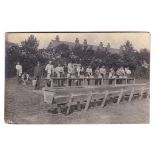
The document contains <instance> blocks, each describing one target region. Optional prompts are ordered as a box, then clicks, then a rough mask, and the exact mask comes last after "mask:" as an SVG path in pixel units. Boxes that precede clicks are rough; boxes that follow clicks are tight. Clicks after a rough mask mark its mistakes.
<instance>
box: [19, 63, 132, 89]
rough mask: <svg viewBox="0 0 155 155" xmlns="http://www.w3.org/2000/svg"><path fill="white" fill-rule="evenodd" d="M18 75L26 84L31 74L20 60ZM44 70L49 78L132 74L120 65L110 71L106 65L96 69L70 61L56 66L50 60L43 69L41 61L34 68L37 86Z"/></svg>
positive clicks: (124, 75)
mask: <svg viewBox="0 0 155 155" xmlns="http://www.w3.org/2000/svg"><path fill="white" fill-rule="evenodd" d="M16 70H17V77H18V81H20V80H21V79H22V81H23V83H24V84H25V83H26V81H28V79H29V74H27V73H25V72H23V71H22V65H21V64H20V63H19V62H18V63H17V65H16ZM43 70H45V71H46V73H47V77H46V78H47V79H50V78H51V77H54V76H56V77H57V78H60V77H68V78H72V77H73V78H83V77H88V78H107V77H108V78H115V77H119V78H122V77H129V76H130V75H131V71H130V70H129V68H128V67H127V68H125V69H124V68H123V67H120V68H118V69H117V70H116V71H114V69H113V68H110V70H109V71H107V69H106V68H105V66H102V67H97V68H96V69H95V70H93V69H92V67H91V66H88V67H87V68H84V67H82V66H81V65H77V66H76V65H74V64H72V63H69V64H68V65H64V66H61V65H60V64H58V65H57V66H56V67H54V66H53V64H52V61H49V62H48V64H47V65H46V67H45V68H44V69H43V68H42V66H41V64H40V62H38V63H37V65H36V66H35V68H34V79H36V80H37V83H36V87H38V86H40V80H41V77H42V75H43Z"/></svg>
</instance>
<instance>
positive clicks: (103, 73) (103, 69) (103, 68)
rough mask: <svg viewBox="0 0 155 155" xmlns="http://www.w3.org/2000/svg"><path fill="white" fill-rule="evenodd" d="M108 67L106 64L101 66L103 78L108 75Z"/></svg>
mask: <svg viewBox="0 0 155 155" xmlns="http://www.w3.org/2000/svg"><path fill="white" fill-rule="evenodd" d="M106 73H107V72H106V68H105V66H102V67H101V68H100V74H101V75H102V77H103V78H105V77H106Z"/></svg>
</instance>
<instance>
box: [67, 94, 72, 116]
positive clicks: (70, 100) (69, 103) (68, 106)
mask: <svg viewBox="0 0 155 155" xmlns="http://www.w3.org/2000/svg"><path fill="white" fill-rule="evenodd" d="M71 103H72V95H70V97H69V102H68V104H67V112H66V115H68V114H69V112H70V108H71Z"/></svg>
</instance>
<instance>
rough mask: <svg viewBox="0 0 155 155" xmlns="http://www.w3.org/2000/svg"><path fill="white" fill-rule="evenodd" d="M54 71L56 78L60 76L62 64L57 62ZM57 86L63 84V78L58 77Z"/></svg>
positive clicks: (62, 71)
mask: <svg viewBox="0 0 155 155" xmlns="http://www.w3.org/2000/svg"><path fill="white" fill-rule="evenodd" d="M55 72H56V75H57V78H60V77H62V75H63V74H64V68H63V66H61V65H60V64H58V66H57V67H56V68H55ZM58 86H63V79H58Z"/></svg>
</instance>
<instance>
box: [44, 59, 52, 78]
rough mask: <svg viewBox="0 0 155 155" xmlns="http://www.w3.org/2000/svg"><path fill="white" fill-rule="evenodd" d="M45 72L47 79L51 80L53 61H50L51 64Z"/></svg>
mask: <svg viewBox="0 0 155 155" xmlns="http://www.w3.org/2000/svg"><path fill="white" fill-rule="evenodd" d="M45 71H46V72H47V79H50V78H51V74H52V73H53V65H52V61H49V63H48V64H47V65H46V67H45Z"/></svg>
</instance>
